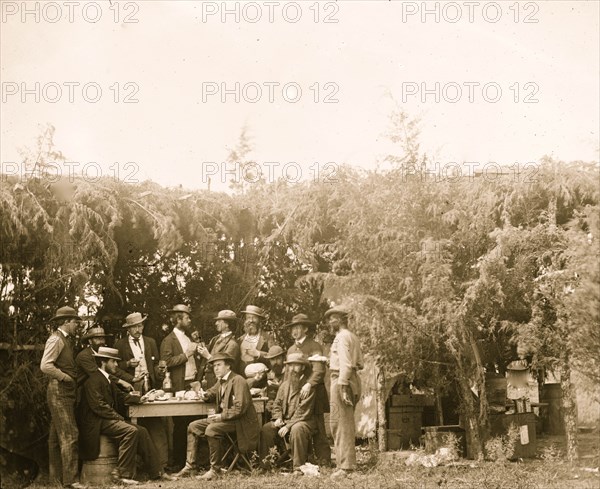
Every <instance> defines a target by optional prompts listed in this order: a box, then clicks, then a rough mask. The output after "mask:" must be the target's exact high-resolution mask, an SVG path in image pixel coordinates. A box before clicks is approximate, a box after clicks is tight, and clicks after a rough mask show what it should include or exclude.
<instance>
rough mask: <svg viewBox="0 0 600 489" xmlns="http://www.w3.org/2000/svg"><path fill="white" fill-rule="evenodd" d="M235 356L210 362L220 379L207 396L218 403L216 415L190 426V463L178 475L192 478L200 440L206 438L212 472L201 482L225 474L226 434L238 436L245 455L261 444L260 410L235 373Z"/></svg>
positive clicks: (222, 355)
mask: <svg viewBox="0 0 600 489" xmlns="http://www.w3.org/2000/svg"><path fill="white" fill-rule="evenodd" d="M233 362H234V359H233V357H231V356H230V355H228V354H227V353H216V354H214V355H213V356H212V357H211V359H210V363H211V364H212V366H213V370H214V372H215V375H216V376H217V378H218V379H219V380H218V381H217V383H216V384H215V385H213V386H212V387H211V388H210V389H209V390H208V391H207V392H206V394H205V396H204V398H203V400H204V401H205V402H214V403H215V404H216V413H215V414H213V415H210V416H208V418H206V419H200V420H197V421H194V422H193V423H190V425H189V426H188V430H187V433H188V437H187V460H186V464H185V467H184V468H183V469H182V470H181V471H180V472H179V473H177V474H176V476H178V477H180V476H186V475H191V473H192V472H193V471H194V469H195V465H196V445H197V438H198V437H202V436H204V437H206V439H207V441H208V446H209V449H210V470H209V471H208V472H206V473H205V474H204V475H201V476H197V478H198V479H201V480H212V479H216V478H217V477H219V475H220V472H221V457H222V453H221V441H222V439H223V438H224V436H225V434H226V433H232V434H234V433H235V436H236V438H237V445H238V448H239V450H240V452H242V453H246V452H248V451H250V450H254V449H255V448H256V446H257V444H258V430H259V427H258V423H257V417H256V410H255V409H254V404H253V402H252V396H251V395H250V388H249V387H248V384H247V383H246V380H245V379H244V378H243V377H242V376H240V375H238V374H236V373H234V372H233V371H232V370H231V366H232V364H233Z"/></svg>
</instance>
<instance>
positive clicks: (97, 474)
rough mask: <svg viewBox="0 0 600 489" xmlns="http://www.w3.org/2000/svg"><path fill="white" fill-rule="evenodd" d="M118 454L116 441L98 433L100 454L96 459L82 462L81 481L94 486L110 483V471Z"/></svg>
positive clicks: (115, 464) (115, 463)
mask: <svg viewBox="0 0 600 489" xmlns="http://www.w3.org/2000/svg"><path fill="white" fill-rule="evenodd" d="M118 454H119V450H118V446H117V443H116V442H115V441H114V440H113V439H111V438H108V437H107V436H104V435H100V454H99V455H98V458H97V459H96V460H87V461H85V462H83V466H82V468H81V482H82V483H83V484H89V485H96V486H102V485H106V484H110V483H111V482H112V476H111V472H112V471H113V470H115V468H116V467H117V457H118Z"/></svg>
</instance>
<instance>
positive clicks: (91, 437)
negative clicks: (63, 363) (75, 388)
mask: <svg viewBox="0 0 600 489" xmlns="http://www.w3.org/2000/svg"><path fill="white" fill-rule="evenodd" d="M118 354H119V351H118V350H117V349H115V348H108V347H105V346H101V347H100V348H98V353H94V357H95V358H96V362H97V365H98V369H97V370H96V372H94V373H92V374H91V375H90V376H89V377H88V379H87V380H86V381H85V384H84V396H83V399H82V402H81V404H80V406H79V420H80V423H79V425H80V438H79V442H80V456H81V459H82V460H95V459H96V458H97V457H98V455H99V452H100V435H105V436H108V437H109V438H113V439H116V440H117V441H118V444H119V459H118V463H117V468H116V469H115V471H114V472H113V474H112V475H113V480H114V482H120V483H122V484H127V485H134V484H137V483H138V482H137V481H136V480H135V476H136V454H139V455H141V456H142V459H143V461H144V465H145V468H146V470H147V472H148V476H149V477H150V478H151V479H158V478H160V477H161V473H160V470H159V464H158V454H157V453H156V448H155V447H154V444H153V443H152V440H151V439H150V435H149V434H148V432H147V431H146V429H145V428H144V427H142V426H137V425H134V424H131V423H128V422H126V421H125V418H124V402H125V396H124V394H123V393H122V392H121V391H120V390H119V389H118V387H117V386H116V385H115V384H114V383H113V382H111V381H110V379H109V376H110V375H111V374H112V375H114V374H115V372H116V369H117V362H118V361H119V360H120V357H119V356H118Z"/></svg>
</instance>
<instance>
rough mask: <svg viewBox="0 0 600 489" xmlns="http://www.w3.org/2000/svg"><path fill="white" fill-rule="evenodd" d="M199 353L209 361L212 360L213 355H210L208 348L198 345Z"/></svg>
mask: <svg viewBox="0 0 600 489" xmlns="http://www.w3.org/2000/svg"><path fill="white" fill-rule="evenodd" d="M197 351H198V353H199V354H200V355H201V356H202V357H204V358H206V359H207V360H210V357H211V355H210V352H209V351H208V348H206V347H205V346H203V345H198V350H197Z"/></svg>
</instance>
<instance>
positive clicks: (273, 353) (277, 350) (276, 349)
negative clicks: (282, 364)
mask: <svg viewBox="0 0 600 489" xmlns="http://www.w3.org/2000/svg"><path fill="white" fill-rule="evenodd" d="M281 355H285V351H283V348H281V347H280V346H279V345H273V346H272V347H271V348H269V351H268V352H267V354H266V355H265V358H266V359H267V360H271V358H275V357H279V356H281Z"/></svg>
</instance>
